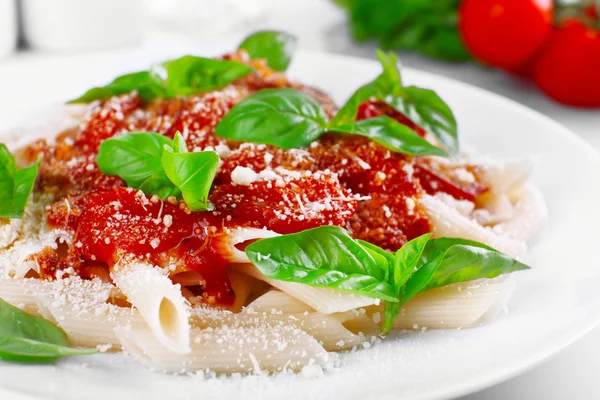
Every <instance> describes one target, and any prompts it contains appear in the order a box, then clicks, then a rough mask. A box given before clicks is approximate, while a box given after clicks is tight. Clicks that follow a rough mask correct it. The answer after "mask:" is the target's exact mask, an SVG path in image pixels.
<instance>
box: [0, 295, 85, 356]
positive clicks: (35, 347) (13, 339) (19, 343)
mask: <svg viewBox="0 0 600 400" xmlns="http://www.w3.org/2000/svg"><path fill="white" fill-rule="evenodd" d="M68 344H69V342H68V340H67V336H66V335H65V333H64V332H63V331H62V330H61V329H60V328H58V327H56V326H55V325H54V324H52V323H51V322H49V321H46V320H45V319H43V318H40V317H36V316H33V315H31V314H28V313H26V312H25V311H23V310H21V309H19V308H17V307H14V306H12V305H10V304H8V303H7V302H5V301H4V300H2V299H0V359H2V360H9V361H28V362H50V361H55V360H57V359H59V358H61V357H64V356H69V355H80V354H93V353H95V351H94V350H90V349H74V348H69V347H67V346H68Z"/></svg>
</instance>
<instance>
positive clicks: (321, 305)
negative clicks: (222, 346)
mask: <svg viewBox="0 0 600 400" xmlns="http://www.w3.org/2000/svg"><path fill="white" fill-rule="evenodd" d="M232 268H235V269H236V270H237V271H240V272H243V273H244V274H247V275H250V276H252V277H254V278H256V279H259V280H262V281H265V282H267V283H268V284H269V285H271V286H273V287H276V288H277V289H279V290H281V291H283V292H286V293H288V294H289V295H290V296H292V297H295V298H296V299H298V300H300V301H302V302H304V303H306V304H308V305H309V306H311V307H312V308H314V309H315V310H317V311H319V312H321V313H323V314H332V313H336V312H344V311H348V310H353V309H355V308H360V307H366V306H370V305H373V304H379V300H378V299H375V298H371V297H366V296H361V295H357V294H354V293H347V292H342V291H340V290H334V289H327V288H317V287H312V286H308V285H304V284H301V283H294V282H284V281H278V280H274V279H269V278H266V277H265V276H264V275H262V274H261V273H260V272H259V271H258V270H257V269H256V268H254V266H253V265H252V264H235V265H234V266H232Z"/></svg>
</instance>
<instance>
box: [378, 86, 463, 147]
mask: <svg viewBox="0 0 600 400" xmlns="http://www.w3.org/2000/svg"><path fill="white" fill-rule="evenodd" d="M386 102H387V103H389V104H390V105H392V106H394V107H395V108H397V109H398V110H399V111H401V112H402V113H404V114H405V115H406V116H407V117H408V118H410V119H411V120H412V121H414V122H415V123H416V124H417V125H419V126H421V127H422V128H425V129H426V130H428V131H429V132H431V133H432V134H433V135H434V136H435V137H436V138H437V139H438V140H439V141H440V142H441V143H442V145H443V146H444V147H445V148H446V149H448V151H449V152H450V153H451V154H453V155H456V154H458V151H459V144H458V128H457V124H456V118H454V114H453V113H452V110H451V109H450V107H449V106H448V105H447V104H446V103H445V102H444V100H442V99H441V98H440V96H438V95H437V93H435V92H434V91H433V90H429V89H421V88H418V87H415V86H409V87H405V88H403V89H402V90H401V92H400V94H399V95H398V96H392V97H389V98H387V99H386Z"/></svg>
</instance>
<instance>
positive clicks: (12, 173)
mask: <svg viewBox="0 0 600 400" xmlns="http://www.w3.org/2000/svg"><path fill="white" fill-rule="evenodd" d="M38 167H39V162H38V163H35V164H34V165H32V166H30V167H27V168H23V169H18V168H17V165H16V163H15V159H14V157H13V156H12V154H11V153H10V151H9V150H8V148H7V147H6V146H5V145H4V144H0V217H4V218H21V217H22V216H23V213H24V211H25V205H26V204H27V200H28V199H29V196H30V195H31V192H32V191H33V185H34V183H35V178H36V177H37V173H38Z"/></svg>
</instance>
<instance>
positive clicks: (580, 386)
mask: <svg viewBox="0 0 600 400" xmlns="http://www.w3.org/2000/svg"><path fill="white" fill-rule="evenodd" d="M213 1H216V0H213ZM265 1H267V2H269V7H268V14H267V15H266V16H265V18H264V19H263V20H262V21H261V22H259V23H256V24H255V25H254V26H253V27H252V28H251V29H250V28H249V29H246V30H247V31H248V32H251V31H254V30H256V29H257V28H273V29H283V30H287V31H290V32H292V33H294V34H296V35H297V36H298V37H299V38H300V42H299V47H300V48H304V49H309V50H319V51H328V52H335V53H343V54H348V55H355V56H363V57H370V58H374V52H373V49H374V46H373V45H368V44H367V45H356V44H354V43H352V42H351V40H350V39H349V38H348V32H347V29H346V23H345V17H344V14H343V12H342V11H341V10H339V9H337V8H336V7H335V6H333V5H332V4H330V3H329V2H328V1H326V0H302V1H300V0H265ZM241 35H242V34H241V33H240V32H237V33H235V34H233V33H232V34H229V35H218V36H217V35H215V36H213V37H210V38H208V37H205V38H203V39H198V38H197V39H195V44H196V45H198V46H200V47H202V46H207V47H210V48H215V45H217V46H218V45H219V44H220V43H226V44H227V45H229V44H230V43H235V41H234V40H235V39H237V38H238V37H240V36H241ZM172 39H173V38H172V37H169V36H166V35H164V34H158V33H153V34H152V35H151V36H150V39H149V41H148V42H147V43H145V44H141V45H140V46H139V47H138V48H135V49H122V50H121V51H122V52H123V54H128V53H129V54H131V53H130V51H135V50H139V49H140V48H155V47H160V46H166V45H168V46H173V42H172ZM221 48H224V47H222V46H221ZM90 56H93V55H92V54H90ZM61 57H69V56H68V55H50V54H38V53H35V52H25V53H21V54H18V55H16V56H14V57H13V58H11V59H6V60H4V61H0V87H1V89H0V127H1V126H4V125H5V124H6V123H7V122H12V121H14V119H15V118H17V115H16V114H18V113H13V112H12V111H11V112H10V113H9V112H8V106H12V109H14V106H15V104H18V103H19V101H26V99H27V98H28V97H29V99H30V100H29V101H30V106H31V108H34V109H35V108H38V107H42V106H43V105H44V103H45V102H46V101H48V100H49V99H52V100H55V99H54V98H53V97H52V95H50V94H49V93H48V94H42V95H36V88H28V86H27V82H19V81H15V80H12V79H10V72H11V71H14V70H15V69H20V68H22V67H24V66H29V67H30V66H32V65H52V63H53V62H54V61H56V60H60V58H61ZM401 61H402V63H403V64H404V65H407V66H410V67H413V68H417V69H421V70H424V71H429V72H433V73H436V74H440V75H444V76H448V77H451V78H454V79H456V80H459V81H463V82H467V83H470V84H473V85H476V86H479V87H482V88H485V89H487V90H489V91H492V92H495V93H498V94H501V95H503V96H506V97H508V98H511V99H513V100H516V101H518V102H520V103H522V104H525V105H527V106H529V107H531V108H533V109H535V110H537V111H539V112H541V113H543V114H545V115H547V116H549V117H551V118H553V119H555V120H556V121H558V122H560V123H561V124H563V125H565V126H566V127H568V128H569V129H571V130H572V131H573V132H575V133H576V134H577V135H580V136H581V137H582V138H584V139H585V140H587V141H588V142H589V143H590V144H591V145H592V146H593V147H595V148H596V149H599V150H600V110H578V109H573V108H568V107H563V106H560V105H557V104H555V103H552V102H551V101H549V100H547V99H546V98H544V96H543V95H542V94H540V93H539V92H538V91H536V89H535V87H533V86H532V85H530V84H527V83H524V82H522V81H518V80H516V79H515V78H512V77H509V76H506V75H505V74H503V73H502V72H500V71H497V70H492V69H487V68H484V67H481V66H478V65H475V64H449V63H441V62H436V61H433V60H430V59H426V58H423V57H421V56H418V55H412V54H401ZM74 73H77V72H76V71H74ZM55 85H58V86H56V87H59V86H60V82H48V85H47V87H46V88H45V90H47V91H50V90H52V87H53V86H55ZM23 88H28V90H27V92H28V93H23ZM73 94H75V93H73ZM15 99H17V100H15ZM24 104H26V103H24ZM31 108H29V109H31ZM599 172H600V171H599ZM565 267H567V268H568V267H569V266H565ZM599 267H600V266H599ZM599 290H600V288H599ZM598 371H600V328H596V329H595V330H594V331H592V332H591V333H589V334H588V335H587V336H586V337H584V338H583V339H581V340H580V341H578V342H577V343H575V344H573V345H572V346H570V347H569V348H568V349H566V350H564V351H562V352H560V353H559V354H557V355H555V356H554V357H553V358H551V359H550V360H548V361H547V362H545V363H543V364H542V365H540V366H538V367H536V368H534V369H533V370H530V371H528V372H525V373H523V374H522V375H520V376H518V377H516V378H513V379H511V380H509V381H507V382H504V383H501V384H499V385H496V386H494V387H491V388H489V389H486V390H483V391H481V392H478V393H474V394H472V395H469V396H466V397H464V398H463V399H465V400H466V399H468V400H496V399H498V400H500V399H502V400H505V399H544V400H553V399H597V398H599V396H600V379H598Z"/></svg>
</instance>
